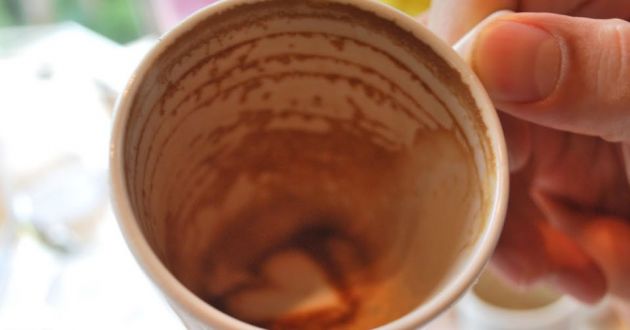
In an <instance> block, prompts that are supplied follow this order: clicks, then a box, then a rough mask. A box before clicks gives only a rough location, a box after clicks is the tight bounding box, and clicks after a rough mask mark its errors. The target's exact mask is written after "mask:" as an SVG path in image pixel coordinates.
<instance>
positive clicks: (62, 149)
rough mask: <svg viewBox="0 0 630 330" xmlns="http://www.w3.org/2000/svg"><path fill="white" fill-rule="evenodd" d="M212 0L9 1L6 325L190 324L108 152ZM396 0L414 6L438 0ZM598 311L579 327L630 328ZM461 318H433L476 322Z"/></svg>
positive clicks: (0, 230) (0, 71) (4, 75)
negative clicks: (150, 64) (130, 237)
mask: <svg viewBox="0 0 630 330" xmlns="http://www.w3.org/2000/svg"><path fill="white" fill-rule="evenodd" d="M211 2H213V1H212V0H205V1H203V0H0V329H86V328H89V329H182V328H183V326H182V325H181V323H180V322H179V320H178V319H177V317H176V316H175V315H174V314H173V312H171V310H170V309H169V307H168V306H167V304H166V303H165V301H164V300H163V298H162V297H161V296H160V294H159V293H158V292H157V291H156V289H155V288H154V287H153V285H152V284H151V283H150V282H149V280H148V279H147V278H146V276H145V275H144V274H143V273H142V271H141V270H140V269H139V267H138V266H137V264H136V263H135V261H134V260H133V258H132V256H131V254H130V253H129V251H128V250H127V247H126V245H125V243H124V241H123V239H122V237H121V235H120V233H119V231H118V228H117V225H116V222H115V219H114V218H113V215H112V213H111V210H110V207H109V198H108V185H107V178H108V173H107V166H108V165H107V162H108V159H107V157H108V152H107V151H108V143H109V130H110V121H111V116H112V112H113V106H114V102H115V100H116V97H117V95H118V93H119V92H120V91H121V90H122V88H123V86H124V84H125V82H126V80H127V79H128V77H129V76H130V74H131V72H132V71H133V69H134V68H135V66H136V65H137V64H138V62H139V61H140V60H141V59H142V57H143V56H144V54H146V52H147V51H148V50H149V49H150V48H151V46H152V45H153V44H154V43H155V41H156V40H157V37H158V36H159V35H161V34H162V33H164V32H165V31H167V30H168V29H170V28H171V27H173V25H175V24H177V22H179V21H180V20H182V19H183V18H185V17H186V16H188V15H190V14H191V13H192V12H194V11H195V10H197V9H199V8H201V7H203V6H205V5H207V4H209V3H211ZM384 2H387V3H389V4H390V5H393V6H396V7H397V8H399V9H401V10H403V11H405V12H407V13H408V14H410V15H414V16H415V15H418V14H420V13H421V12H422V11H423V10H425V9H426V8H428V6H429V5H430V1H429V0H388V1H385V0H384ZM571 311H575V310H573V309H572V310H571ZM590 311H591V312H593V311H595V310H590ZM596 312H597V314H596V318H598V320H599V321H598V322H600V323H597V324H599V325H593V324H592V323H588V322H589V321H580V324H581V326H580V327H579V328H580V329H590V328H601V327H600V326H601V325H602V324H605V328H610V329H622V328H623V324H622V323H620V321H618V320H617V319H616V318H614V315H611V314H609V313H608V312H607V311H606V310H605V309H601V308H600V309H597V310H596ZM593 313H595V312H593ZM589 315H590V314H589ZM593 315H595V314H593ZM456 319H457V313H456V310H455V309H454V310H453V311H451V312H449V313H447V314H446V315H445V316H444V317H442V318H441V319H439V320H437V321H436V323H434V324H433V325H432V326H431V327H432V328H434V329H450V328H464V327H462V326H461V322H460V325H459V326H458V325H457V322H456ZM470 322H472V323H474V322H473V321H470ZM602 322H604V323H602ZM472 323H471V324H472Z"/></svg>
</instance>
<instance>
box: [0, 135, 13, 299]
mask: <svg viewBox="0 0 630 330" xmlns="http://www.w3.org/2000/svg"><path fill="white" fill-rule="evenodd" d="M0 142H1V141H0ZM2 158H3V156H2V145H1V144H0V302H1V301H2V298H3V296H4V291H5V287H6V281H7V278H8V275H9V264H10V256H11V253H12V251H13V247H12V245H13V241H14V237H15V222H14V219H13V212H12V211H11V208H10V206H9V193H8V184H7V181H6V175H5V174H4V173H5V169H4V165H3V164H4V163H3V159H2Z"/></svg>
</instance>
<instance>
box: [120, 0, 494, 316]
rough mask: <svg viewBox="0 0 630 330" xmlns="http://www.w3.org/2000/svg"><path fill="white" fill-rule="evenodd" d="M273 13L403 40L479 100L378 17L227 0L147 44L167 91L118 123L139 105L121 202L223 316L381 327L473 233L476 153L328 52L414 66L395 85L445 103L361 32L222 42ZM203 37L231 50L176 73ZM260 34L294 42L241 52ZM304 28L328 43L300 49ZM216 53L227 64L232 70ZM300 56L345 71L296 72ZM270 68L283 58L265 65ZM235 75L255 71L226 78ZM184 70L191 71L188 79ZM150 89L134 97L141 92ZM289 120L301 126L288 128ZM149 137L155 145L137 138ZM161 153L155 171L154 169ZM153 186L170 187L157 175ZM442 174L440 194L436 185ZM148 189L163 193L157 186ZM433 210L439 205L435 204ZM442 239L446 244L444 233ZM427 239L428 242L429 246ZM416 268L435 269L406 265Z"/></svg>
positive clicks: (422, 47)
mask: <svg viewBox="0 0 630 330" xmlns="http://www.w3.org/2000/svg"><path fill="white" fill-rule="evenodd" d="M248 17H250V18H248ZM284 19H287V20H300V19H305V20H309V19H321V20H324V21H326V20H328V21H344V22H348V24H349V25H351V26H356V27H366V26H367V27H368V28H370V29H374V27H378V28H379V29H380V31H379V32H378V33H383V34H384V35H387V36H389V37H391V38H392V39H393V40H395V43H397V46H399V47H402V48H405V49H408V50H409V49H410V53H411V54H412V56H416V57H418V60H419V61H420V62H422V63H423V64H424V65H426V67H427V68H428V69H429V71H431V72H432V74H434V75H435V76H437V77H438V79H440V80H442V81H443V82H444V81H446V85H447V86H449V88H453V89H456V90H458V92H457V93H456V95H457V96H458V97H459V100H460V102H461V103H463V104H465V105H466V106H470V107H474V106H475V105H474V100H472V96H471V95H470V93H469V92H468V89H467V87H466V86H465V84H464V83H463V82H462V81H461V77H460V76H459V73H458V72H457V71H456V70H454V69H452V68H451V67H450V66H448V64H446V63H445V62H444V60H443V59H441V58H440V57H439V56H438V55H436V54H435V53H434V52H433V51H432V50H431V49H430V47H428V46H427V45H426V44H424V43H422V42H418V41H417V39H415V37H414V36H413V35H411V34H410V33H409V32H408V31H403V30H401V29H400V28H399V27H397V26H396V24H394V23H392V22H389V21H385V20H383V19H380V18H377V17H375V16H373V15H371V14H369V13H366V12H363V11H362V10H360V9H357V8H354V7H351V6H348V5H342V4H333V3H328V2H325V1H310V0H308V1H286V0H272V1H262V2H256V3H251V4H246V5H241V6H238V7H235V8H232V9H230V10H228V11H225V12H221V13H219V14H217V15H215V16H213V18H212V19H211V20H208V21H206V22H202V23H200V24H199V26H197V27H196V28H195V29H192V30H191V31H190V32H189V33H188V34H186V35H185V36H184V37H181V38H180V40H178V41H177V42H176V46H177V47H175V46H173V47H171V50H170V51H167V52H166V53H165V54H162V55H161V56H163V57H165V58H167V59H168V60H166V59H165V60H164V61H162V62H161V63H162V64H161V65H162V66H161V67H158V68H157V69H156V72H160V74H159V75H158V76H157V79H156V81H159V82H162V83H164V84H165V86H167V87H166V89H165V91H164V94H163V95H162V96H161V97H162V99H160V101H159V102H158V103H157V104H156V105H155V106H154V107H153V108H151V111H148V112H147V111H140V110H138V111H135V112H132V115H131V117H130V121H132V122H133V121H140V120H139V119H138V118H141V117H142V116H143V114H144V115H146V114H147V113H151V114H150V115H148V119H146V121H145V122H144V123H143V124H142V125H139V126H136V127H130V128H128V132H133V134H132V135H133V136H134V137H135V138H137V139H138V140H137V141H138V142H137V143H136V144H135V145H133V147H131V148H130V149H129V151H128V159H126V160H125V161H126V166H127V167H129V168H131V169H133V170H130V171H129V172H130V175H129V181H128V182H129V185H130V188H129V190H130V191H131V192H132V193H131V199H132V204H134V207H136V208H138V210H139V211H141V212H138V214H140V216H139V218H140V221H139V222H140V225H141V227H142V229H143V232H144V233H145V236H147V238H148V240H149V242H150V243H151V244H152V246H153V247H154V248H155V249H156V251H158V252H157V253H158V255H159V256H160V258H161V260H162V261H163V262H164V263H165V265H166V266H167V267H168V268H169V270H170V271H171V272H172V273H173V274H174V275H175V276H176V277H177V279H178V280H179V281H181V282H182V283H183V284H184V285H185V286H186V287H187V288H188V289H190V290H191V291H192V292H194V293H195V294H196V295H197V296H199V297H200V298H202V299H203V300H204V301H206V302H207V303H208V304H210V305H211V306H213V307H215V308H217V309H219V310H221V311H223V312H225V313H227V314H229V315H231V316H233V317H235V318H238V319H240V320H243V321H245V322H248V323H251V324H254V325H258V326H261V327H265V328H271V329H365V328H372V327H375V326H379V325H383V324H385V323H387V322H390V321H393V320H395V319H397V318H400V317H401V316H403V315H405V314H407V313H409V312H410V311H411V310H413V309H414V308H416V307H417V306H419V305H420V304H421V303H422V302H423V301H424V300H425V299H426V298H427V297H428V296H429V295H430V294H431V293H432V290H434V289H435V288H436V287H437V286H438V285H440V281H441V279H443V278H444V277H445V275H446V274H447V273H448V271H449V267H450V266H451V265H452V264H453V263H454V259H455V258H456V257H457V256H458V255H459V253H460V252H461V250H462V249H463V248H464V246H465V245H466V244H468V243H462V244H459V242H460V241H461V240H462V239H461V238H460V237H464V236H465V237H474V235H476V234H475V233H474V232H475V231H476V230H475V229H470V228H469V227H471V223H475V224H477V225H478V223H476V222H475V219H472V218H475V217H476V216H472V215H471V214H476V215H479V214H480V213H483V212H485V210H479V209H476V208H477V207H478V204H479V201H480V200H481V198H482V196H481V191H482V187H481V184H480V182H479V180H478V179H479V178H478V177H476V173H477V172H476V168H475V161H474V157H473V155H472V154H471V150H470V146H469V145H467V144H466V143H465V142H463V141H462V138H461V134H462V131H461V127H459V126H458V124H457V123H455V124H454V127H451V128H448V129H447V128H443V127H437V128H432V129H430V130H429V129H428V128H427V125H425V126H422V125H424V124H423V123H422V119H421V117H419V116H418V117H416V115H418V114H420V113H423V112H424V113H425V114H424V116H426V118H428V119H427V120H429V121H433V120H436V119H435V118H432V117H431V115H430V114H428V112H426V111H424V110H423V109H422V105H420V104H419V103H418V102H417V101H416V100H415V98H414V97H415V96H414V95H413V94H412V93H410V92H409V89H408V87H405V86H403V84H402V83H401V82H399V81H397V80H392V79H390V80H388V79H389V78H387V77H386V74H385V73H382V72H381V71H382V70H383V69H382V68H380V67H379V66H378V65H377V66H374V67H370V65H366V64H365V63H361V61H360V60H356V61H349V60H348V59H341V58H336V57H337V55H338V54H337V53H336V52H345V51H348V50H349V49H350V50H352V48H353V47H354V48H361V47H362V49H364V50H365V51H366V52H370V53H372V56H374V57H375V58H379V59H382V60H383V61H387V62H389V65H390V66H391V67H392V68H394V69H396V70H400V71H401V72H404V76H405V77H407V76H409V77H411V78H405V79H409V81H410V83H413V84H415V85H416V87H417V88H418V89H422V90H424V91H425V92H426V93H428V95H429V96H430V97H433V98H435V99H436V100H437V103H438V104H439V105H440V106H442V107H446V104H445V103H444V101H443V100H441V98H440V97H439V96H438V95H437V93H435V92H434V91H433V90H432V89H431V88H430V87H429V86H428V85H427V84H426V83H425V82H424V81H422V80H421V79H419V78H418V77H417V76H416V75H415V73H414V72H412V70H410V69H409V68H407V67H406V66H405V64H403V63H402V62H400V61H399V60H398V59H397V58H396V57H395V56H393V55H390V54H387V53H386V52H385V51H384V50H382V49H380V48H378V47H376V46H372V45H369V43H366V42H365V41H364V40H363V41H361V40H353V39H351V38H348V37H347V36H346V37H344V36H337V35H327V34H326V33H315V32H304V31H290V32H286V31H284V32H282V31H281V32H278V31H270V32H269V34H268V35H266V36H262V37H261V36H256V37H252V38H249V39H247V40H244V41H241V42H239V43H232V44H230V34H231V33H232V32H234V31H240V30H247V29H249V28H251V26H258V27H260V30H261V31H267V29H272V28H273V23H274V21H277V20H284ZM199 31H212V34H210V37H204V38H207V40H206V39H204V42H207V44H204V46H199V47H200V48H201V47H206V46H207V45H215V46H213V47H218V46H216V44H218V45H221V47H222V45H223V43H225V44H226V45H231V46H230V47H227V46H226V47H224V48H220V47H219V49H218V50H217V51H216V52H214V53H212V54H211V55H208V56H207V58H200V59H198V60H197V61H198V62H193V63H194V65H192V66H190V67H187V66H186V65H184V64H183V63H186V59H187V58H188V57H187V56H188V55H185V56H183V58H184V59H182V58H180V57H179V56H181V55H180V54H178V53H177V52H180V51H181V52H183V53H182V54H186V53H185V51H184V50H186V49H188V48H194V47H197V46H198V45H197V44H195V41H194V40H196V39H195V38H196V37H194V36H193V34H195V33H197V32H199ZM203 33H207V32H203ZM234 33H236V32H234ZM272 37H273V38H286V39H287V40H289V41H290V42H289V43H288V44H287V45H286V49H282V52H280V53H278V54H274V55H273V56H271V55H267V56H266V57H263V56H261V58H255V57H253V58H250V57H252V55H251V54H252V53H255V52H256V51H257V50H260V49H259V48H260V47H264V45H265V42H266V41H267V42H269V40H271V39H273V38H272ZM318 38H319V39H324V40H326V41H327V42H329V43H330V44H331V45H332V48H333V49H334V52H331V53H330V54H325V55H322V54H309V52H308V46H305V44H304V43H300V42H301V40H303V39H310V40H314V41H315V40H317V39H318ZM261 45H262V46H261ZM208 47H209V46H208ZM304 47H306V48H304ZM305 49H306V50H305ZM239 54H240V55H239ZM231 58H234V59H231ZM221 61H225V62H226V63H228V62H229V69H226V66H225V65H224V64H221V63H223V62H221ZM308 61H315V62H317V63H319V64H321V65H322V66H323V67H327V66H329V67H333V68H336V67H339V68H342V69H343V70H347V72H343V70H340V71H341V72H337V71H335V70H333V69H330V71H328V72H325V70H320V71H322V72H313V70H311V71H307V70H303V69H299V68H302V67H301V66H300V65H302V66H303V65H304V63H307V62H308ZM274 65H275V66H282V67H283V68H282V69H277V71H278V72H266V70H267V68H268V67H273V66H274ZM183 68H185V69H183ZM348 68H351V69H348ZM301 70H302V71H301ZM379 70H380V71H379ZM179 71H183V73H181V72H179ZM272 71H273V70H272ZM315 71H317V70H315ZM173 72H178V73H177V75H178V76H177V78H176V79H175V78H171V77H169V76H168V75H167V74H166V73H169V74H173V75H175V74H174V73H173ZM200 72H207V74H206V76H203V75H202V74H200ZM252 72H257V73H256V74H252ZM348 72H349V73H350V75H348ZM248 74H251V75H252V76H251V77H249V78H247V79H243V81H240V80H239V77H241V76H246V75H248ZM353 74H354V75H362V76H363V77H368V78H369V80H362V79H361V78H357V77H353V76H352V75H353ZM197 75H199V76H201V77H202V78H200V79H202V80H200V81H201V82H195V80H194V79H196V78H194V77H195V76H197ZM190 77H193V78H190ZM186 79H188V80H186ZM191 81H192V82H191ZM322 81H324V85H322ZM304 82H313V84H312V86H310V85H308V84H307V85H306V86H310V87H309V89H308V90H307V89H302V90H295V91H294V94H295V95H293V96H292V97H284V96H285V94H287V92H283V89H282V88H283V87H284V88H290V87H291V86H292V84H293V85H296V84H302V83H304ZM374 82H378V83H379V84H380V85H375V84H374ZM148 84H149V83H148ZM186 84H189V85H190V86H186ZM195 84H196V85H195ZM193 85H194V88H193V87H191V86H193ZM147 86H148V87H146V88H145V89H144V90H143V92H141V93H140V95H141V96H144V97H147V95H150V94H151V93H152V92H153V91H152V90H151V85H150V84H149V85H147ZM209 86H210V87H211V88H208V87H209ZM321 86H333V87H325V88H323V89H322V87H321ZM334 86H341V87H343V89H344V90H346V89H347V93H345V94H346V95H342V96H341V99H342V101H341V102H338V103H334V102H331V99H333V97H331V96H330V95H329V94H335V93H338V88H339V87H334ZM320 89H322V90H320ZM143 93H144V94H143ZM182 93H184V94H185V96H184V97H181V96H180V94H182ZM327 93H328V94H327ZM279 95H280V96H282V97H281V98H279V97H278V96H279ZM141 99H142V97H138V98H137V99H136V102H141V101H140V100H141ZM232 99H234V100H235V101H234V102H231V100H232ZM279 99H282V100H280V101H278V100H279ZM174 100H176V101H177V102H175V101H174ZM366 100H367V101H366ZM333 101H335V100H333ZM368 101H369V102H371V103H369V104H370V107H372V106H373V105H374V104H376V105H377V109H379V107H380V108H382V111H384V112H393V113H399V114H400V116H406V118H408V120H409V121H410V122H413V123H414V125H419V127H418V129H417V130H416V132H415V139H414V141H413V143H411V145H409V144H407V143H403V142H401V141H398V140H396V139H395V138H392V135H388V134H387V131H388V130H391V131H396V130H398V128H396V127H392V126H391V125H385V124H383V123H381V122H379V120H376V119H374V118H372V117H370V116H368V115H367V113H369V112H370V111H375V110H374V109H372V108H369V109H368V108H365V107H366V105H365V104H366V102H368ZM274 102H277V104H276V103H274ZM335 102H337V101H335ZM171 103H176V106H172V105H170V104H171ZM333 103H334V104H335V107H340V104H341V107H342V108H343V109H344V110H343V111H349V112H351V113H352V116H350V117H347V118H343V119H342V118H335V117H334V116H330V115H329V114H331V113H333V114H335V113H336V112H339V111H341V110H340V109H338V108H335V107H332V106H331V104H333ZM348 109H349V110H348ZM213 112H220V113H226V114H228V113H234V114H235V115H234V116H236V117H237V119H236V120H234V121H231V122H230V124H222V125H218V124H216V125H215V123H214V122H213V120H215V119H216V118H219V117H213V115H212V113H213ZM199 113H202V114H205V115H199ZM195 116H196V117H195ZM204 116H205V117H204ZM448 116H450V115H448ZM448 116H447V117H448ZM476 116H477V115H476V112H474V114H473V120H474V121H475V123H474V125H477V126H479V127H477V128H481V129H482V130H483V129H484V128H483V125H482V122H481V119H480V118H479V117H476ZM339 117H341V116H339ZM191 118H197V119H191ZM195 120H196V121H199V120H202V121H207V127H206V128H205V129H204V130H201V131H200V132H197V133H194V134H193V133H190V136H187V135H186V133H182V132H185V131H186V130H187V129H189V128H188V127H187V126H186V125H188V126H191V127H192V126H195V125H196V124H197V123H196V122H195ZM296 120H297V121H298V122H300V123H302V124H301V125H303V126H309V127H311V128H310V129H304V128H303V127H300V128H298V127H294V126H292V125H293V124H287V123H292V122H293V121H296ZM450 120H451V121H453V118H452V117H450ZM172 123H175V124H172ZM278 123H280V124H281V125H280V126H279V127H276V126H274V125H276V124H278ZM420 126H421V127H420ZM428 126H430V125H428ZM165 127H167V128H165ZM168 130H170V132H169V131H168ZM156 132H158V133H156ZM458 134H459V135H458ZM156 136H159V138H160V139H161V140H158V141H159V143H157V142H156V143H150V144H148V145H149V146H148V147H145V146H146V144H147V142H146V141H150V140H151V139H152V138H155V137H156ZM182 136H184V137H185V138H182ZM394 136H396V135H394ZM132 140H133V139H132ZM176 141H183V142H176ZM226 141H227V142H226ZM482 148H487V146H485V144H482ZM165 150H167V151H165ZM486 152H488V150H486ZM488 155H489V154H485V156H488ZM488 157H490V158H491V155H490V156H488ZM434 158H435V159H443V161H442V162H436V161H434V160H433V159H434ZM165 163H168V164H169V165H168V166H165V165H161V164H165ZM488 166H490V165H488ZM442 168H444V169H442ZM436 172H442V177H441V180H442V181H439V180H437V181H436V180H434V179H433V176H435V175H434V173H436ZM458 175H461V176H458ZM171 178H174V179H171ZM168 180H170V181H168ZM167 181H168V182H170V183H169V184H170V185H171V186H169V185H167V184H164V182H167ZM436 182H437V183H436ZM445 185H452V187H448V189H444V188H443V186H445ZM440 187H441V188H440ZM156 191H157V192H160V191H165V192H164V193H161V192H160V193H161V195H159V196H158V197H155V195H156ZM436 196H437V197H436ZM444 196H447V197H444ZM449 198H450V199H449ZM156 201H157V202H156ZM174 201H177V202H174ZM161 203H163V204H164V205H167V206H168V207H164V206H162V205H160V204H161ZM429 208H434V209H438V210H440V212H439V213H431V212H429V211H427V209H429ZM475 212H476V213H475ZM162 216H163V219H162V220H159V221H155V220H154V219H157V218H159V217H162ZM468 218H471V219H468ZM431 222H443V224H441V225H440V226H441V227H440V228H441V230H443V231H441V232H440V231H434V230H436V227H431V226H429V225H428V224H429V223H431ZM425 228H427V229H426V230H427V232H426V233H425V232H424V231H423V230H425ZM425 234H426V235H427V236H426V237H424V236H423V237H420V238H418V236H422V235H425ZM449 240H453V241H456V242H457V244H444V243H443V242H444V241H447V242H448V241H449ZM423 241H426V242H428V243H423ZM431 242H433V243H431ZM433 248H436V250H439V253H433V252H432V251H429V252H427V250H430V249H433ZM420 249H422V250H423V251H419V250H420ZM416 255H417V256H416ZM425 259H427V260H425ZM425 261H426V263H427V264H430V265H431V267H429V268H427V269H421V267H418V266H416V265H412V266H410V263H411V264H413V262H418V264H420V263H421V262H425ZM415 275H421V276H422V280H421V281H418V280H417V279H416V277H417V276H415Z"/></svg>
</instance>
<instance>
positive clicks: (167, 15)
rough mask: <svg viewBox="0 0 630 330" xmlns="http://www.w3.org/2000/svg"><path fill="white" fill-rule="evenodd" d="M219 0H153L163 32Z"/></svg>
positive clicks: (158, 25) (152, 3) (160, 29)
mask: <svg viewBox="0 0 630 330" xmlns="http://www.w3.org/2000/svg"><path fill="white" fill-rule="evenodd" d="M216 1H217V0H151V5H152V6H153V8H154V10H155V18H156V21H157V27H158V29H159V31H160V32H161V33H164V32H166V31H168V30H170V29H171V28H173V27H174V26H175V25H176V24H177V23H179V22H181V21H182V20H183V19H184V18H186V17H188V16H190V14H192V13H194V12H195V11H197V10H199V9H201V8H203V7H205V6H207V5H209V4H211V3H213V2H216Z"/></svg>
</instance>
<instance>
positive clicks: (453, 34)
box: [427, 0, 630, 44]
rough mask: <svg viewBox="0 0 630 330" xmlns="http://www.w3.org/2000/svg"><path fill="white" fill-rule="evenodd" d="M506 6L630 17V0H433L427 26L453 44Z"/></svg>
mask: <svg viewBox="0 0 630 330" xmlns="http://www.w3.org/2000/svg"><path fill="white" fill-rule="evenodd" d="M504 9H508V10H512V11H517V12H518V11H523V12H547V13H555V14H566V15H571V16H582V17H590V18H623V19H627V18H630V1H627V0H605V1H587V0H556V1H549V0H433V1H432V4H431V8H430V10H429V18H428V24H427V26H428V27H429V29H430V30H432V31H433V32H434V33H436V34H437V35H438V36H440V37H441V38H443V39H444V40H446V41H447V42H448V43H450V44H454V43H455V42H456V41H457V40H459V39H460V38H461V37H462V36H464V34H466V32H468V31H469V30H470V29H472V28H473V27H474V26H475V25H477V23H479V22H481V21H482V20H483V19H484V18H486V17H487V16H488V15H490V14H492V13H494V12H496V11H499V10H504Z"/></svg>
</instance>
